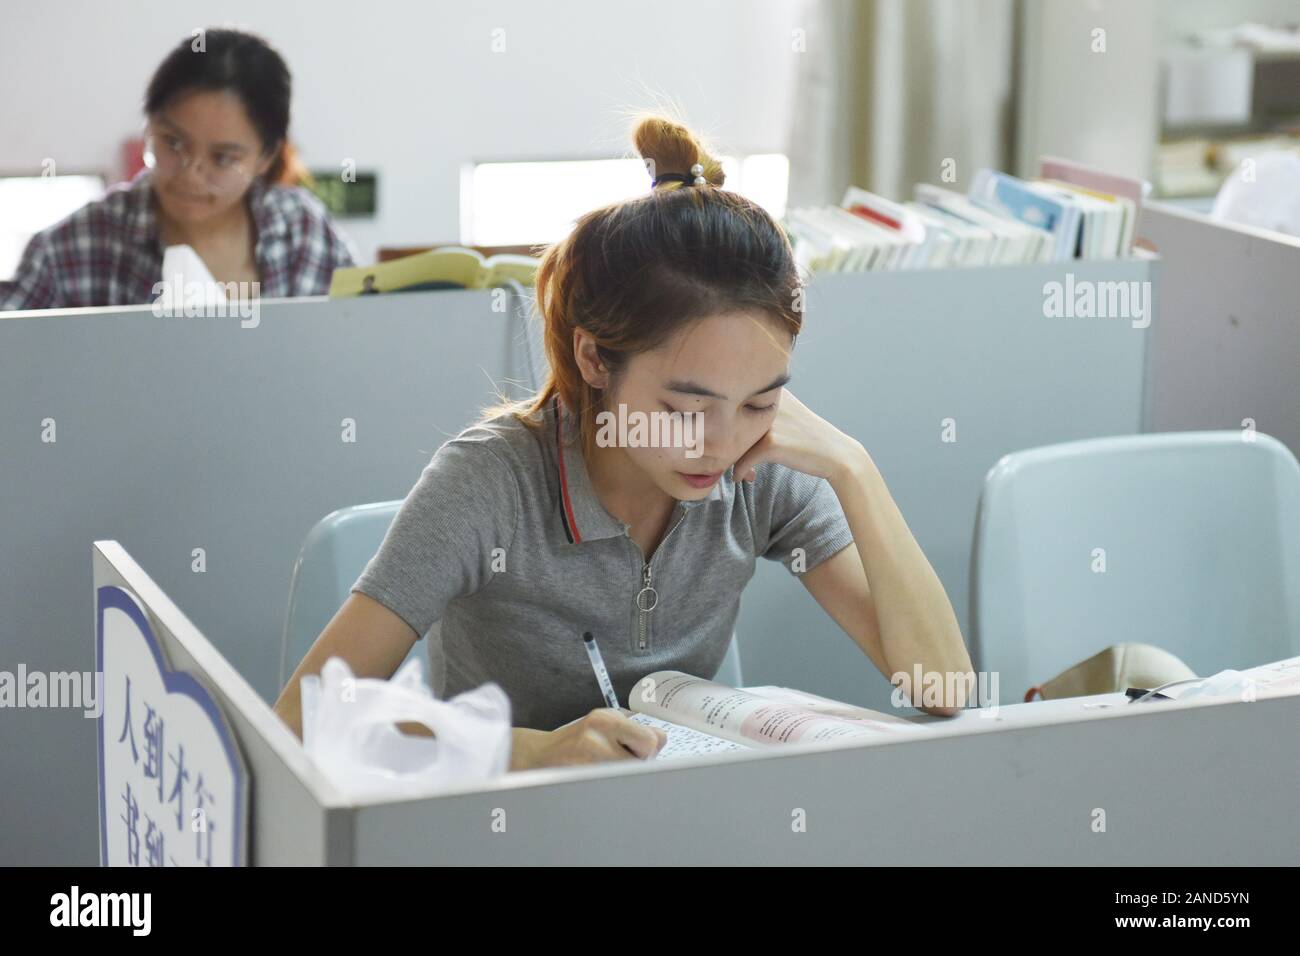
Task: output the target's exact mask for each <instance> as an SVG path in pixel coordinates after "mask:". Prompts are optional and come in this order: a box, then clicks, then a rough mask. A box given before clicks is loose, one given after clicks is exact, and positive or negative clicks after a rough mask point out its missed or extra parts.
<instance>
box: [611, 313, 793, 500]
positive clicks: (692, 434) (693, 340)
mask: <svg viewBox="0 0 1300 956" xmlns="http://www.w3.org/2000/svg"><path fill="white" fill-rule="evenodd" d="M793 344H794V343H793V340H792V338H791V336H790V333H789V332H788V331H786V330H785V329H784V328H783V327H782V326H781V325H780V324H779V323H778V322H777V320H776V319H774V318H772V317H770V316H766V315H762V314H755V313H749V312H730V313H723V314H720V315H715V316H711V317H709V318H706V319H700V320H698V321H696V322H692V323H690V324H689V325H687V326H685V327H684V328H683V329H681V330H680V331H679V332H678V333H677V334H676V335H674V336H673V337H672V338H671V339H669V340H668V342H667V343H665V344H664V345H663V346H661V347H660V348H658V349H655V350H653V351H650V352H643V353H640V354H638V355H635V356H633V357H632V359H631V360H630V361H629V362H628V364H627V367H626V368H625V369H624V372H623V374H622V375H621V376H620V377H619V379H618V381H617V383H616V384H615V385H614V387H613V388H612V390H611V391H610V392H609V393H607V401H606V406H605V407H606V410H608V411H610V412H612V413H613V417H611V418H609V419H607V420H608V421H610V422H611V423H612V424H613V426H614V427H615V428H616V427H617V425H618V417H619V414H620V410H619V405H620V404H621V405H623V406H624V407H625V409H626V420H627V421H628V423H629V427H628V429H627V430H626V434H627V436H628V437H629V438H631V437H632V436H633V435H634V432H633V431H632V430H631V423H632V422H634V421H635V420H636V418H634V417H633V415H632V413H633V412H637V413H640V416H643V417H641V420H642V421H643V422H646V423H647V426H648V427H647V432H648V433H649V434H653V435H658V436H660V437H661V438H663V437H665V436H667V437H668V438H670V440H671V441H672V443H673V447H645V446H636V445H629V446H627V447H626V452H627V455H628V457H629V458H630V459H631V460H632V461H633V462H634V463H635V464H636V465H637V466H638V467H639V468H641V470H642V471H644V472H645V474H646V475H647V476H648V477H649V478H650V479H651V480H652V481H653V482H654V483H655V485H656V486H658V487H659V488H660V489H662V490H663V491H665V492H667V493H668V494H669V495H670V496H671V497H673V498H676V499H679V500H685V501H690V500H695V499H700V498H706V497H708V495H709V494H710V492H711V491H712V489H713V486H714V485H715V484H717V482H718V480H719V479H720V478H721V476H722V473H723V472H725V471H726V470H727V469H728V468H730V467H731V466H732V465H733V464H735V463H736V461H737V460H738V459H739V458H740V456H741V455H743V454H744V453H745V452H746V451H748V450H749V449H750V448H751V447H752V446H753V445H754V443H755V442H757V441H758V440H759V439H760V438H762V437H763V435H764V434H765V433H766V432H767V430H768V429H769V428H770V427H771V426H772V422H773V420H774V419H775V418H776V412H777V406H778V403H779V401H780V397H781V388H782V386H783V385H784V384H785V383H786V382H787V381H788V380H789V373H788V370H789V362H790V350H791V348H792V346H793ZM672 412H679V413H681V415H680V416H678V418H677V421H679V422H680V423H681V424H680V425H679V426H677V427H676V429H675V430H670V429H669V428H666V427H664V425H663V423H665V422H668V423H670V424H671V422H672V420H671V419H670V418H669V417H668V413H672ZM652 413H659V417H658V419H656V418H655V417H654V416H653V415H652ZM655 421H658V422H659V423H660V425H659V427H657V428H653V430H651V427H650V426H649V423H653V422H655ZM598 424H599V422H598ZM611 433H613V434H615V435H616V434H617V433H616V432H612V429H611V430H607V432H606V437H607V438H608V437H610V435H611ZM597 437H598V440H599V438H600V433H599V432H598V435H597ZM604 443H607V442H602V444H604ZM661 444H662V441H661Z"/></svg>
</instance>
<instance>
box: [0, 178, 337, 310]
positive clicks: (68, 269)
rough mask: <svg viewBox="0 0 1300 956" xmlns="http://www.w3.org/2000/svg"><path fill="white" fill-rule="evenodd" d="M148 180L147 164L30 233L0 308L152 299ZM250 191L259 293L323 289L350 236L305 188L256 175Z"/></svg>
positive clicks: (0, 286)
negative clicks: (104, 192) (124, 180)
mask: <svg viewBox="0 0 1300 956" xmlns="http://www.w3.org/2000/svg"><path fill="white" fill-rule="evenodd" d="M150 178H151V172H150V170H148V169H143V170H141V171H140V172H139V173H137V174H136V177H135V178H134V179H133V180H131V182H129V183H123V184H121V185H119V186H114V187H113V188H112V189H110V190H109V191H108V193H107V195H105V196H104V198H103V199H100V200H98V201H96V202H92V203H87V204H86V205H85V206H83V207H82V208H80V209H78V210H77V211H76V212H74V213H73V214H72V215H70V216H68V217H67V218H66V219H64V220H62V221H61V222H58V223H56V224H55V225H53V226H50V227H49V228H48V229H45V230H42V231H41V232H38V233H37V234H36V235H35V236H33V237H32V239H31V241H30V242H29V243H28V244H27V248H26V249H25V250H24V252H23V258H22V262H21V263H20V264H19V266H18V271H17V273H16V274H15V275H14V278H13V280H12V281H8V282H0V310H4V309H64V308H74V307H77V306H105V305H140V304H146V303H151V302H153V301H154V299H156V298H157V295H156V294H155V293H154V283H156V282H159V281H161V280H162V278H163V275H162V263H163V252H162V246H161V245H160V244H159V242H158V214H157V210H156V208H155V205H154V201H153V190H152V188H151V186H150ZM246 199H247V201H248V208H249V211H250V212H251V213H252V216H253V223H254V225H255V227H256V229H257V247H256V249H255V251H254V256H255V259H256V261H257V272H258V277H259V280H260V282H261V286H260V288H261V295H262V296H263V297H264V298H277V297H285V296H296V295H323V294H325V293H326V292H328V291H329V286H330V277H331V275H332V274H333V272H334V269H335V268H337V267H342V266H350V265H352V264H353V259H354V255H353V251H352V247H351V245H350V243H349V242H348V240H347V239H346V238H345V237H344V236H343V235H342V234H341V233H340V232H339V231H338V230H337V229H335V228H334V224H333V223H332V222H331V221H330V218H329V214H328V213H327V212H326V211H325V207H324V205H323V204H322V203H321V202H320V200H319V199H317V198H316V197H315V196H314V195H312V194H311V193H309V192H308V191H307V190H305V189H299V188H291V187H286V186H267V185H266V184H265V183H263V182H262V181H261V180H260V179H255V180H254V181H253V183H252V185H251V186H250V187H249V190H248V194H247V197H246Z"/></svg>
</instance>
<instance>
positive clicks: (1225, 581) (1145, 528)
mask: <svg viewBox="0 0 1300 956" xmlns="http://www.w3.org/2000/svg"><path fill="white" fill-rule="evenodd" d="M1254 438H1255V440H1254V441H1246V440H1244V437H1243V434H1242V433H1241V432H1235V431H1223V432H1180V433H1171V434H1155V435H1131V436H1124V437H1119V438H1101V439H1095V440H1090V441H1078V442H1068V443H1066V444H1061V445H1049V446H1046V447H1043V448H1033V449H1029V450H1027V451H1021V452H1016V453H1014V454H1011V455H1007V456H1005V457H1004V458H1002V459H1001V460H1000V461H999V462H998V463H997V464H996V465H994V466H993V468H992V469H991V470H990V471H989V473H988V476H987V477H986V478H985V482H984V491H983V494H982V496H981V498H980V503H979V510H978V513H977V516H976V521H975V538H974V547H973V554H972V560H971V589H970V593H971V613H970V621H971V648H972V654H973V658H974V663H975V666H976V668H977V669H979V670H980V671H985V672H993V671H996V672H998V675H999V688H998V690H999V697H1000V698H1001V701H1002V702H1008V703H1009V702H1015V701H1019V700H1021V699H1022V698H1023V695H1024V694H1025V692H1026V691H1027V690H1028V689H1029V688H1030V687H1031V686H1034V685H1036V684H1040V683H1042V682H1044V681H1046V680H1049V679H1051V678H1052V677H1054V676H1056V675H1057V674H1059V673H1060V672H1061V671H1063V670H1065V669H1066V668H1068V667H1070V666H1071V665H1073V664H1075V663H1077V662H1079V661H1081V660H1084V659H1086V658H1088V657H1091V656H1092V655H1093V654H1095V653H1097V652H1098V651H1100V650H1102V649H1103V648H1105V647H1108V646H1109V645H1111V644H1116V643H1121V642H1126V641H1132V642H1138V643H1145V644H1154V645H1156V646H1158V647H1162V648H1164V649H1165V650H1167V651H1169V652H1171V653H1173V654H1175V655H1176V656H1178V657H1179V658H1181V659H1182V660H1183V661H1184V662H1186V664H1187V665H1188V666H1189V667H1190V668H1191V669H1192V670H1193V671H1195V672H1196V673H1197V674H1200V675H1203V676H1206V675H1210V674H1213V673H1216V672H1218V671H1220V670H1224V669H1226V668H1233V669H1237V670H1240V669H1243V668H1245V667H1251V666H1255V665H1258V664H1263V663H1267V662H1269V661H1273V660H1280V659H1283V658H1286V657H1291V656H1295V655H1297V654H1300V466H1297V464H1296V459H1295V456H1294V455H1292V454H1291V452H1290V451H1289V450H1288V449H1287V448H1286V447H1285V446H1284V445H1283V444H1282V443H1281V442H1279V441H1277V440H1276V439H1274V438H1271V437H1270V436H1268V435H1263V434H1258V433H1256V434H1255V436H1254Z"/></svg>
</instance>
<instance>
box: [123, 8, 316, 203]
mask: <svg viewBox="0 0 1300 956" xmlns="http://www.w3.org/2000/svg"><path fill="white" fill-rule="evenodd" d="M291 86H292V78H291V76H290V74H289V67H288V66H286V65H285V62H284V60H283V59H282V58H281V56H280V54H279V53H276V52H275V50H274V49H273V48H272V47H271V45H270V44H269V43H267V42H266V41H265V40H263V39H262V38H261V37H259V36H254V35H253V34H251V33H244V32H242V31H239V30H221V29H214V30H204V31H201V32H196V34H194V35H191V36H189V37H186V38H185V39H184V40H182V41H181V42H180V45H179V46H177V47H176V48H174V49H173V50H172V52H171V53H169V54H168V55H167V58H166V59H165V60H163V61H162V64H161V65H159V67H158V69H157V70H155V71H154V75H153V78H152V79H151V80H150V81H149V88H148V90H147V91H146V92H145V97H144V111H145V113H146V114H147V115H149V116H154V115H156V114H157V113H158V112H160V111H161V110H162V109H163V108H164V107H166V106H167V104H168V103H170V102H172V100H174V99H175V98H176V97H177V96H178V95H180V94H181V93H187V92H190V91H193V90H211V91H217V90H226V91H229V92H231V93H234V94H235V95H236V96H238V97H239V100H240V102H241V103H242V104H243V105H244V109H245V110H246V111H247V112H248V118H249V119H250V120H251V121H252V123H253V128H254V129H256V130H257V135H258V137H259V138H260V139H261V140H262V148H263V150H264V151H265V152H266V153H268V154H269V153H271V152H274V153H275V154H276V157H275V162H273V163H272V164H271V168H270V169H269V170H268V171H267V174H266V178H267V179H268V180H269V181H270V182H275V181H276V180H278V179H279V178H280V175H281V173H282V172H283V170H284V163H285V156H284V153H285V150H284V146H285V144H286V142H287V137H288V132H289V98H290V92H291Z"/></svg>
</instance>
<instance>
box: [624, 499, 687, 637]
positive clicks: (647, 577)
mask: <svg viewBox="0 0 1300 956" xmlns="http://www.w3.org/2000/svg"><path fill="white" fill-rule="evenodd" d="M677 507H678V509H679V510H680V511H681V513H682V514H681V517H680V518H678V519H677V521H676V523H675V524H674V525H673V526H672V527H671V528H669V529H668V533H667V534H666V535H664V536H663V540H662V541H660V542H659V547H657V548H655V553H654V555H652V556H651V558H650V560H649V561H644V562H643V563H642V565H641V590H640V591H637V592H636V597H635V598H634V599H633V600H634V602H635V604H636V611H637V614H636V633H635V635H634V637H633V639H634V642H635V645H636V652H637V653H638V654H644V653H646V652H647V651H648V650H649V649H650V614H651V613H652V612H653V611H654V609H655V608H656V607H657V606H658V605H659V592H658V591H656V590H655V588H654V586H653V584H652V583H651V581H652V579H653V574H654V569H653V568H652V567H651V565H653V564H654V559H655V558H656V557H658V555H659V553H660V552H661V551H663V549H664V545H665V544H667V543H668V539H669V538H670V537H672V534H673V532H674V531H676V530H677V526H678V525H680V524H681V523H682V522H683V521H685V520H686V509H685V508H683V507H682V506H681V505H680V504H679V505H678V506H677ZM638 550H639V549H638Z"/></svg>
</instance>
